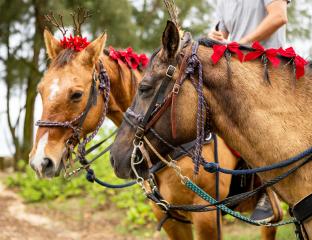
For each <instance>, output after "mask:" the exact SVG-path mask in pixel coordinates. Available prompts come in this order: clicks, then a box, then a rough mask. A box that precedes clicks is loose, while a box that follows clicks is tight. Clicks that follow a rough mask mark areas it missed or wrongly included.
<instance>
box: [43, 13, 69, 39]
mask: <svg viewBox="0 0 312 240" xmlns="http://www.w3.org/2000/svg"><path fill="white" fill-rule="evenodd" d="M44 17H45V19H46V21H47V22H49V23H51V24H52V26H54V27H56V28H57V29H58V30H60V31H61V33H62V34H63V36H65V35H66V32H67V30H66V29H65V27H64V23H63V16H62V15H61V14H58V19H57V18H56V17H55V16H54V13H53V12H52V11H51V12H49V13H48V14H45V15H44Z"/></svg>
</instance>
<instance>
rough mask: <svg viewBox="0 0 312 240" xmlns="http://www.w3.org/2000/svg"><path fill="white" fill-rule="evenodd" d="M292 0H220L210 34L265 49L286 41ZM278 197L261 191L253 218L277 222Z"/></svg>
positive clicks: (269, 192) (219, 39)
mask: <svg viewBox="0 0 312 240" xmlns="http://www.w3.org/2000/svg"><path fill="white" fill-rule="evenodd" d="M290 1H291V0H218V5H217V14H218V30H214V31H212V32H210V33H209V34H208V37H210V38H212V39H214V40H217V41H221V42H228V41H235V42H238V43H240V44H251V43H253V42H255V41H258V42H260V43H261V44H262V45H263V46H264V47H265V48H280V47H284V46H285V44H286V23H287V21H288V19H287V4H288V3H289V2H290ZM278 206H279V200H278V198H277V197H276V195H275V193H274V192H273V191H272V190H267V191H266V192H264V193H263V194H262V197H261V198H260V200H259V202H258V204H257V206H256V208H255V210H254V212H253V214H252V215H251V218H252V219H253V220H255V221H263V220H264V221H269V222H270V221H273V222H275V221H278V220H280V219H281V217H282V213H281V208H280V207H278Z"/></svg>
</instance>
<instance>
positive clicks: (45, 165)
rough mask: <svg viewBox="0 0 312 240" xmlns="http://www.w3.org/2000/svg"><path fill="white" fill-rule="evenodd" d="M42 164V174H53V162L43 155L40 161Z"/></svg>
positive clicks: (50, 175)
mask: <svg viewBox="0 0 312 240" xmlns="http://www.w3.org/2000/svg"><path fill="white" fill-rule="evenodd" d="M41 166H42V174H43V175H45V176H47V177H53V176H54V172H55V171H54V163H53V161H52V160H51V159H50V158H47V157H45V158H44V159H43V161H42V163H41Z"/></svg>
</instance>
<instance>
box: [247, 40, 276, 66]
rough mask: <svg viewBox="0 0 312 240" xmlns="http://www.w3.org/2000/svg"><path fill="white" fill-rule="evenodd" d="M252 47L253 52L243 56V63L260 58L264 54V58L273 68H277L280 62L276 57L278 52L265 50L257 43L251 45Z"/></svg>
mask: <svg viewBox="0 0 312 240" xmlns="http://www.w3.org/2000/svg"><path fill="white" fill-rule="evenodd" d="M252 47H253V48H254V49H255V51H253V52H250V53H248V54H247V55H246V56H245V58H244V61H245V62H247V61H251V60H254V59H257V58H259V57H261V56H262V55H263V54H265V56H266V57H267V58H268V59H269V61H270V62H271V63H272V65H273V67H278V66H279V64H280V62H281V60H280V59H278V57H277V54H278V53H279V50H277V49H273V48H270V49H267V50H265V49H264V47H263V46H262V45H261V44H260V43H259V42H254V43H253V44H252Z"/></svg>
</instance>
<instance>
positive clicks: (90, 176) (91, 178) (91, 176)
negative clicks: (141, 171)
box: [86, 168, 136, 189]
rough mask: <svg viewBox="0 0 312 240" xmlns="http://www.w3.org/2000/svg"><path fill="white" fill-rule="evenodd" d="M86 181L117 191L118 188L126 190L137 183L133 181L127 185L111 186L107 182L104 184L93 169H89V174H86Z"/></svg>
mask: <svg viewBox="0 0 312 240" xmlns="http://www.w3.org/2000/svg"><path fill="white" fill-rule="evenodd" d="M86 179H87V180H88V181H89V182H92V183H93V182H96V183H97V184H99V185H101V186H103V187H107V188H113V189H116V188H126V187H130V186H132V185H134V184H136V181H131V182H127V183H124V184H116V185H115V184H110V183H107V182H103V181H101V180H100V179H98V178H97V177H95V173H94V171H93V169H91V168H89V169H88V170H87V174H86Z"/></svg>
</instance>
